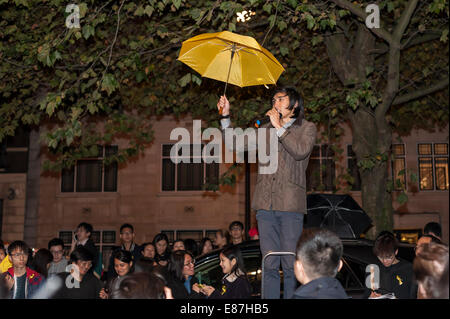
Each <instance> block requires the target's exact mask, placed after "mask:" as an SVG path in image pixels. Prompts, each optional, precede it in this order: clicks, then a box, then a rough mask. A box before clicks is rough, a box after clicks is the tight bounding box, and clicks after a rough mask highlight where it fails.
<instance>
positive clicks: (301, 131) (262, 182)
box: [217, 87, 317, 299]
mask: <svg viewBox="0 0 450 319" xmlns="http://www.w3.org/2000/svg"><path fill="white" fill-rule="evenodd" d="M217 107H218V109H219V112H220V113H221V124H222V129H226V128H228V127H229V126H230V103H229V101H228V99H227V98H226V96H225V95H223V96H221V97H220V99H219V101H218V103H217ZM266 116H268V117H269V118H270V122H269V123H266V124H264V125H262V126H261V128H260V129H269V128H275V129H276V133H277V136H278V168H277V170H276V172H275V173H273V174H262V173H258V178H257V183H256V187H255V192H254V196H253V200H252V208H253V209H255V210H256V211H257V215H256V218H257V221H258V231H259V236H260V244H261V252H262V254H263V256H264V255H266V254H267V253H268V252H271V251H289V252H295V246H296V244H297V241H298V239H299V237H300V235H301V233H302V229H303V217H304V214H306V168H307V166H308V161H309V157H310V154H311V151H312V149H313V146H314V143H315V141H316V135H317V129H316V126H315V125H314V124H313V123H311V122H308V121H306V120H305V119H304V109H303V100H302V98H301V96H300V94H299V93H298V92H297V90H296V89H295V88H292V87H284V88H278V89H276V90H275V92H274V94H273V97H272V109H270V110H269V111H268V112H267V113H266ZM266 149H273V148H272V147H269V146H267V147H266ZM260 165H261V164H260ZM280 261H281V265H282V268H283V276H284V298H285V299H288V298H291V296H292V294H293V293H294V291H295V288H296V279H295V275H294V270H293V265H294V257H293V256H282V257H278V256H271V257H269V258H267V259H266V265H265V275H264V282H263V283H262V284H263V285H264V287H265V291H266V294H265V297H266V298H269V299H279V298H280V275H279V266H280Z"/></svg>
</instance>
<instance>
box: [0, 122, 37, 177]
mask: <svg viewBox="0 0 450 319" xmlns="http://www.w3.org/2000/svg"><path fill="white" fill-rule="evenodd" d="M29 134H30V133H29V132H28V131H25V130H24V129H22V128H18V129H17V131H16V132H15V135H14V136H7V137H5V138H4V139H3V140H2V142H0V173H26V172H27V171H28V144H29Z"/></svg>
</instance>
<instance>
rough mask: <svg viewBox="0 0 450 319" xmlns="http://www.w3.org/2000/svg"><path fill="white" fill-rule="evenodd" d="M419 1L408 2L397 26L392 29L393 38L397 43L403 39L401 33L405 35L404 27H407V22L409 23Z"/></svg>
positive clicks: (411, 0)
mask: <svg viewBox="0 0 450 319" xmlns="http://www.w3.org/2000/svg"><path fill="white" fill-rule="evenodd" d="M418 1H419V0H410V1H409V2H408V4H407V5H406V8H405V11H403V13H402V15H401V17H400V19H399V21H398V24H397V26H396V27H395V29H394V38H395V40H397V41H398V42H400V40H401V39H402V37H403V33H405V30H406V27H407V26H408V24H409V22H410V21H411V17H412V15H413V13H414V11H415V10H416V7H417V2H418Z"/></svg>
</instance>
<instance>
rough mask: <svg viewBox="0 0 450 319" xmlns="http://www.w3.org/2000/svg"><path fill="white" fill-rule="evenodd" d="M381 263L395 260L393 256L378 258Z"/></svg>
mask: <svg viewBox="0 0 450 319" xmlns="http://www.w3.org/2000/svg"><path fill="white" fill-rule="evenodd" d="M378 258H379V259H380V260H381V261H383V260H385V261H393V260H394V259H395V255H392V256H382V257H381V256H380V257H378Z"/></svg>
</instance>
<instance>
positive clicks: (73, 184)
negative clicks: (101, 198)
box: [61, 145, 118, 192]
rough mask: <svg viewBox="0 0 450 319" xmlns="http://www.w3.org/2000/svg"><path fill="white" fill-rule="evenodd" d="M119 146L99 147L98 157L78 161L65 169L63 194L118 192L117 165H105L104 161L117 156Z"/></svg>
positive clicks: (62, 182)
mask: <svg viewBox="0 0 450 319" xmlns="http://www.w3.org/2000/svg"><path fill="white" fill-rule="evenodd" d="M117 151H118V146H116V145H108V146H104V147H103V146H101V145H98V156H97V157H90V158H86V159H82V160H78V161H77V163H76V165H75V166H74V167H72V168H69V169H63V171H62V173H61V192H102V191H103V192H117V163H111V164H109V165H105V164H103V159H104V158H106V157H109V156H112V155H114V154H117Z"/></svg>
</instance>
